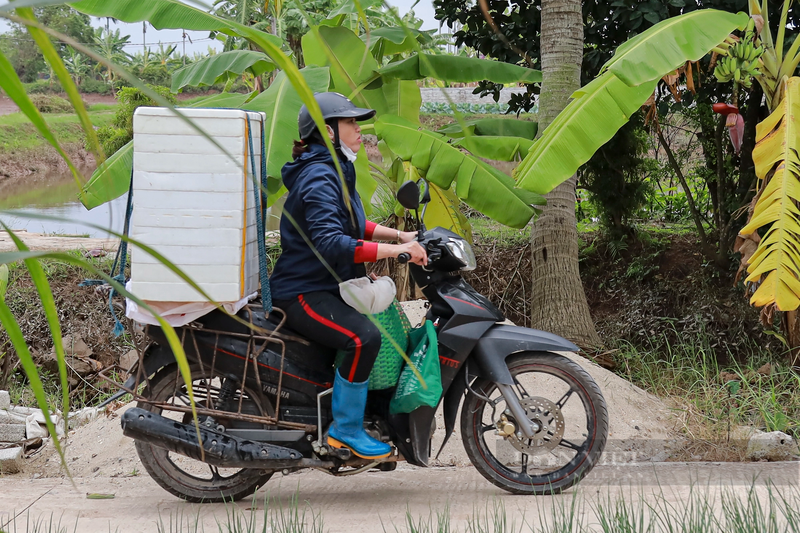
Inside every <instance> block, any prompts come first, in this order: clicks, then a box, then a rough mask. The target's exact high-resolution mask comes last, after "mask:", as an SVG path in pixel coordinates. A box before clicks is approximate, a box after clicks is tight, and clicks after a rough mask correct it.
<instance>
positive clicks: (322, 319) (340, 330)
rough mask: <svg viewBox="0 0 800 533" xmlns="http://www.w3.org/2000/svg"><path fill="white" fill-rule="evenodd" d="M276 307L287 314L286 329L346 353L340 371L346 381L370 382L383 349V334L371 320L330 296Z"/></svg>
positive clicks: (301, 298) (302, 297)
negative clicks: (373, 368) (370, 374)
mask: <svg viewBox="0 0 800 533" xmlns="http://www.w3.org/2000/svg"><path fill="white" fill-rule="evenodd" d="M275 305H276V306H278V307H280V308H281V309H283V310H284V311H285V312H286V325H288V326H289V327H290V328H292V329H293V330H295V331H296V332H298V333H300V334H301V335H303V336H304V337H307V338H308V339H311V340H313V341H314V342H318V343H320V344H322V345H323V346H330V347H331V348H336V349H337V350H344V351H345V352H346V355H345V358H344V362H343V363H342V366H340V367H339V373H340V374H341V376H342V377H343V378H345V379H347V380H348V381H351V382H362V381H366V380H367V378H369V373H370V372H371V371H372V366H373V365H374V364H375V359H376V358H377V357H378V351H379V350H380V348H381V333H380V331H379V330H378V328H377V326H375V324H373V323H372V322H371V321H370V320H369V319H368V318H367V317H365V316H364V315H362V314H361V313H359V312H358V311H356V310H355V309H353V308H352V307H350V306H349V305H347V304H346V303H344V301H342V299H341V298H340V297H339V296H338V295H334V294H332V293H330V292H308V293H305V294H301V295H299V296H298V297H297V298H295V299H294V300H288V301H281V302H277V301H276V302H275Z"/></svg>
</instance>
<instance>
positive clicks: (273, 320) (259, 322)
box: [198, 305, 336, 369]
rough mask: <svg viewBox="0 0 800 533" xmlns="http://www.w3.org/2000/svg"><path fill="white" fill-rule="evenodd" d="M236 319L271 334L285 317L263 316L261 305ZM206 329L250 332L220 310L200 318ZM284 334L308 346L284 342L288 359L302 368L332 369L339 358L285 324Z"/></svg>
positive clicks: (247, 308)
mask: <svg viewBox="0 0 800 533" xmlns="http://www.w3.org/2000/svg"><path fill="white" fill-rule="evenodd" d="M237 316H238V317H239V318H241V319H243V320H245V321H249V320H252V322H253V324H254V325H256V326H258V327H260V328H264V329H266V330H268V331H274V330H275V329H276V328H277V327H278V326H279V325H280V321H281V318H282V315H281V314H279V313H270V314H269V315H268V316H266V317H265V316H264V311H263V310H262V309H261V307H260V306H255V305H251V306H248V307H245V308H243V309H241V310H240V311H239V312H238V313H237ZM198 322H201V323H202V324H203V326H204V327H207V328H209V329H215V330H220V331H230V332H232V333H240V334H247V333H249V332H250V329H249V328H248V327H247V326H245V325H244V324H241V323H240V322H237V321H235V320H233V319H232V318H231V317H229V316H228V315H226V314H225V313H222V312H220V311H217V310H214V311H212V312H211V313H209V314H207V315H205V316H203V317H201V318H199V319H198ZM280 331H281V333H284V334H286V335H290V336H293V337H299V338H301V339H303V340H305V341H306V342H307V343H308V344H304V343H302V342H295V341H285V343H286V353H287V356H289V357H291V358H292V359H294V360H295V361H297V362H298V363H300V364H302V365H303V366H308V367H310V368H316V369H321V368H333V364H334V360H335V359H336V350H335V349H334V348H329V347H327V346H323V345H321V344H318V343H316V342H314V341H312V340H310V339H308V338H307V337H306V336H305V335H303V334H302V333H299V332H297V331H294V330H292V329H291V328H289V327H287V326H286V324H284V325H283V326H281V329H280Z"/></svg>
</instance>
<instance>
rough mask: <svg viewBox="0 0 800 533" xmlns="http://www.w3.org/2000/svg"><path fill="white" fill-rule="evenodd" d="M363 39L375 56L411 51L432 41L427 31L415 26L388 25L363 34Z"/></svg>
mask: <svg viewBox="0 0 800 533" xmlns="http://www.w3.org/2000/svg"><path fill="white" fill-rule="evenodd" d="M361 40H362V41H364V43H365V44H366V45H367V46H368V47H369V49H370V51H371V52H372V55H373V56H375V57H383V56H393V55H397V54H402V53H405V52H411V51H413V50H414V49H415V48H416V47H418V46H420V45H422V44H425V43H427V42H430V41H431V36H430V34H429V33H427V32H423V31H419V30H415V29H413V28H398V27H395V26H387V27H384V28H376V29H374V30H372V31H371V32H370V33H369V34H367V33H365V34H364V35H362V36H361Z"/></svg>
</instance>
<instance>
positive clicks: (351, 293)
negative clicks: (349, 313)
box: [339, 276, 397, 315]
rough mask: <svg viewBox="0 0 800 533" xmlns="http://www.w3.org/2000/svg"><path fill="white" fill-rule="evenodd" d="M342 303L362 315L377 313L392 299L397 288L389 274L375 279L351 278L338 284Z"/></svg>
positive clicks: (389, 303)
mask: <svg viewBox="0 0 800 533" xmlns="http://www.w3.org/2000/svg"><path fill="white" fill-rule="evenodd" d="M339 294H341V296H342V300H344V303H346V304H347V305H349V306H350V307H352V308H353V309H355V310H356V311H358V312H359V313H361V314H363V315H377V314H378V313H380V312H382V311H385V310H386V309H387V308H388V307H389V306H390V305H391V304H392V302H393V301H394V297H395V295H396V294H397V288H396V287H395V285H394V281H393V280H392V278H390V277H389V276H381V277H380V278H378V279H376V280H372V279H370V278H368V277H363V278H356V279H351V280H348V281H343V282H342V283H340V284H339Z"/></svg>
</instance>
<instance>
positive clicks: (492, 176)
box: [76, 0, 541, 235]
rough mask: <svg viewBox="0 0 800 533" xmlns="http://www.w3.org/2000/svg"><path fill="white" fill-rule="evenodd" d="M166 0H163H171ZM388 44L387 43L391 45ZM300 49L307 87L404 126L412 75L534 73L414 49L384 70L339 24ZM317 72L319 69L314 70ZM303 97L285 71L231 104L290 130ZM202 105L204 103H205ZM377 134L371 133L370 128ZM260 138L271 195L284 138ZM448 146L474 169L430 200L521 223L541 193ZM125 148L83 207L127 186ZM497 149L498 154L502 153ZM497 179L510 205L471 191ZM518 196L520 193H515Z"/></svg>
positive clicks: (243, 65)
mask: <svg viewBox="0 0 800 533" xmlns="http://www.w3.org/2000/svg"><path fill="white" fill-rule="evenodd" d="M163 3H165V2H164V1H163V0H162V1H161V2H149V6H150V7H151V8H153V7H156V6H158V5H160V4H163ZM166 3H167V4H169V3H170V2H166ZM85 4H86V2H81V3H79V4H76V7H77V8H78V9H84V8H85ZM97 9H98V8H97V4H96V3H95V4H92V13H96V12H97ZM154 20H158V22H160V23H161V25H164V24H165V23H167V22H168V21H167V20H165V17H163V16H162V18H160V19H154ZM151 23H154V22H153V20H151ZM209 23H210V25H217V26H216V27H217V28H218V27H219V26H218V21H217V20H216V19H213V18H211V19H210V20H209ZM384 48H385V47H384ZM395 51H396V50H391V52H395ZM259 54H260V52H254V51H232V52H227V53H223V54H219V55H217V56H214V57H212V58H209V59H208V60H206V61H202V62H200V63H199V64H193V65H191V66H189V67H186V69H182V70H181V71H179V72H177V73H176V75H175V77H174V79H173V87H174V88H176V89H177V88H179V87H182V86H185V85H192V84H201V83H209V82H213V81H215V80H217V79H219V78H220V77H221V76H227V75H230V73H232V72H234V73H236V72H241V71H243V70H245V69H247V68H253V66H254V65H259V64H261V63H263V64H267V63H268V64H269V65H272V64H274V62H275V61H274V58H272V59H270V58H268V57H267V56H266V55H264V54H261V55H260V56H259ZM303 54H304V57H305V59H306V63H307V64H309V65H317V67H307V68H306V69H303V70H302V71H300V72H301V73H302V74H303V76H304V80H305V83H306V84H307V85H308V86H312V89H313V91H315V92H317V91H325V90H335V91H339V92H343V93H345V94H348V95H350V96H351V98H353V99H354V100H356V102H357V103H359V104H360V105H364V106H368V107H372V108H374V109H376V110H378V117H379V118H380V117H393V116H396V117H398V118H399V119H405V120H406V121H407V122H403V126H402V127H403V128H406V127H407V124H409V123H410V124H413V125H414V127H415V128H418V127H419V108H420V104H421V96H420V91H419V87H418V86H417V84H416V81H415V80H416V79H418V78H421V77H424V76H428V75H431V76H435V77H438V79H443V80H449V81H464V80H467V81H475V80H480V79H484V78H485V77H487V76H489V77H500V78H502V79H503V80H505V81H531V80H537V79H540V77H541V74H540V73H539V72H538V71H532V70H530V69H526V68H522V67H517V66H515V65H509V64H506V63H498V62H494V61H488V60H480V59H473V58H449V59H451V60H452V61H451V62H448V61H447V59H448V58H443V57H440V56H431V57H428V56H427V55H423V56H419V57H417V59H416V60H413V59H414V57H415V56H412V58H411V59H412V60H413V61H411V62H409V61H408V60H406V61H404V62H402V63H403V64H402V65H400V68H394V69H389V70H388V71H387V72H386V73H384V72H383V69H382V61H381V60H382V57H379V58H378V59H377V60H376V59H375V56H374V55H373V53H372V51H370V50H369V49H368V47H367V45H366V43H365V42H364V41H363V40H362V39H361V38H360V37H359V36H358V35H356V34H355V33H354V32H353V31H351V30H349V29H347V28H345V27H333V26H320V27H314V28H312V31H311V32H310V33H309V34H307V35H306V36H305V37H304V39H303ZM259 68H263V67H259ZM323 72H324V75H323V74H321V73H323ZM328 73H329V74H328ZM451 78H457V79H451ZM302 103H303V100H302V99H301V98H300V96H299V93H298V92H297V90H296V86H294V85H293V84H292V83H289V80H288V79H287V78H286V77H285V76H283V77H282V76H281V74H279V75H278V78H276V80H275V83H273V84H272V85H271V86H270V88H269V89H268V90H267V91H265V92H264V93H262V95H260V96H258V97H256V98H254V99H252V100H246V101H245V102H240V103H239V104H238V106H239V107H243V108H246V109H250V110H258V111H264V112H266V114H267V117H268V119H267V122H268V124H267V128H268V131H274V132H285V131H294V130H296V120H297V119H296V117H297V113H298V111H299V108H300V106H301V105H302ZM204 105H210V104H209V103H205V104H204ZM398 124H400V123H399V122H398V123H392V122H391V121H390V122H389V123H387V126H386V128H385V129H386V131H391V130H393V128H394V129H396V128H400V126H399V125H398ZM381 131H384V130H381ZM403 131H405V130H403ZM509 131H510V130H509ZM376 133H378V132H377V131H376ZM379 137H381V133H379ZM387 137H388V138H391V139H395V138H399V137H398V136H396V135H391V134H387ZM266 138H267V139H269V141H268V142H269V143H270V144H269V146H268V147H267V151H266V155H267V167H268V174H269V176H270V181H269V189H270V193H271V195H270V199H271V200H274V199H275V198H277V197H278V196H279V195H280V194H282V190H281V187H280V168H281V167H282V166H283V164H285V163H286V162H288V161H289V160H290V158H291V137H290V136H286V135H280V134H275V135H269V134H268V135H267V136H266ZM486 141H487V142H488V143H489V144H488V145H487V146H484V145H483V144H481V143H474V146H472V145H470V146H467V148H471V149H474V150H476V152H480V155H489V156H492V154H495V156H494V157H496V158H504V159H509V160H510V159H512V158H513V157H515V154H517V153H519V151H520V147H521V146H522V147H524V148H526V147H527V144H529V141H528V140H527V139H517V138H511V137H509V138H508V139H502V138H498V139H486ZM391 142H394V141H391ZM462 142H463V140H462ZM464 146H466V145H464ZM451 150H452V151H451V152H450V155H449V158H450V160H451V161H456V162H457V163H458V164H459V165H462V164H465V163H464V161H468V162H469V165H471V166H470V168H474V169H477V170H476V171H475V172H473V173H472V174H469V173H467V172H466V171H465V172H463V178H460V181H459V183H458V185H457V186H456V187H455V189H454V192H453V194H448V193H447V192H446V191H442V193H441V194H437V195H435V197H436V198H437V201H442V202H443V201H448V202H451V203H452V202H455V203H456V204H457V203H458V201H457V200H456V196H454V195H458V197H461V198H462V199H464V200H465V201H467V203H471V204H472V205H474V206H475V207H476V208H478V209H481V207H480V206H481V205H483V206H484V207H483V208H485V209H487V211H485V212H486V214H487V215H488V216H490V217H492V218H495V219H497V220H499V221H501V222H503V223H507V224H513V225H515V226H520V225H524V224H525V223H527V222H528V220H530V218H531V217H532V216H533V214H534V212H535V211H534V208H533V207H531V205H532V204H533V205H535V204H537V203H541V199H540V198H539V197H538V196H536V197H535V198H533V197H532V196H531V195H530V194H529V193H525V192H523V191H519V190H516V193H514V192H512V190H513V189H514V188H513V185H511V186H510V188H508V187H505V186H509V185H510V184H512V180H511V178H510V177H508V176H497V172H496V171H494V170H493V169H491V170H490V171H487V170H486V169H485V168H484V167H486V165H485V164H483V163H482V162H481V161H479V160H477V159H475V158H473V157H472V156H471V155H470V154H467V153H464V152H462V151H461V150H458V149H456V148H451ZM130 152H131V149H130V146H128V147H126V148H124V149H123V150H121V153H119V154H115V156H114V157H113V158H112V159H110V160H109V162H108V163H107V164H106V165H104V166H102V167H100V168H99V169H98V170H97V172H96V173H95V175H94V176H93V179H92V180H91V182H90V183H89V184H87V186H86V187H85V188H84V191H83V194H82V199H83V200H84V203H85V204H86V205H87V207H89V206H94V205H98V203H100V202H102V201H106V198H108V197H109V196H110V195H111V194H113V195H121V194H123V193H124V192H125V191H126V190H127V186H128V183H129V179H130V165H131V160H130ZM501 152H503V153H502V154H501ZM396 153H403V150H401V149H398V150H397V152H396ZM387 163H388V166H391V164H392V161H388V162H387ZM415 164H416V163H415ZM356 167H357V174H358V177H359V179H358V188H359V192H360V193H361V196H362V198H364V199H365V200H366V202H367V203H368V202H369V199H370V198H371V196H372V193H373V192H374V190H375V187H376V182H375V180H374V179H373V177H372V175H371V172H370V164H369V161H368V160H367V158H366V153H365V152H364V151H363V150H362V154H360V157H359V159H358V160H357V165H356ZM465 168H466V166H465ZM427 170H428V169H427V168H425V167H424V166H420V165H417V167H416V171H417V172H420V173H422V174H424V173H425V172H427ZM451 181H452V180H451ZM501 183H502V184H504V185H505V186H504V188H508V191H509V192H510V193H511V195H512V196H514V198H516V200H515V201H512V202H511V203H510V204H507V205H502V206H501V205H500V204H497V203H486V202H482V200H481V199H480V197H481V195H479V194H477V193H475V192H474V191H476V190H479V189H480V188H481V187H483V190H484V191H488V190H489V189H491V188H492V187H493V186H495V185H499V184H501ZM448 186H449V183H448ZM470 191H472V192H470ZM109 193H111V194H109ZM515 194H516V196H515ZM534 196H535V195H534ZM523 197H524V199H525V200H522V199H521V198H523ZM528 200H530V201H528ZM526 202H527V203H526ZM509 206H511V209H509ZM440 207H441V208H439V207H436V208H431V209H429V210H428V211H429V213H430V215H429V217H432V218H435V217H436V213H453V212H454V211H455V210H457V205H442V206H440ZM367 208H368V209H369V205H367ZM454 221H456V222H458V224H457V226H456V227H454V229H455V230H456V231H458V232H460V233H462V234H464V235H467V234H468V233H469V228H468V225H467V224H466V219H463V218H461V219H459V218H458V217H452V216H448V217H447V219H446V220H444V219H443V220H441V221H438V220H429V221H428V223H429V224H431V223H436V224H437V225H439V223H440V222H441V225H446V226H448V227H453V226H454Z"/></svg>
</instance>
